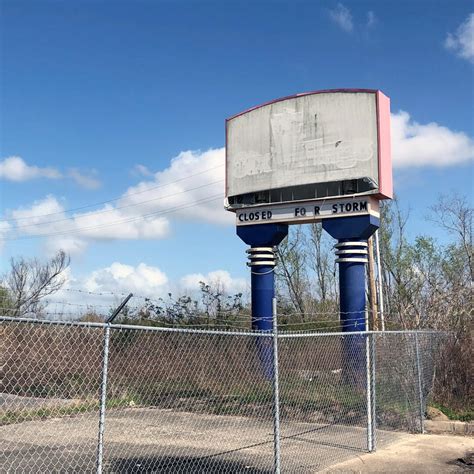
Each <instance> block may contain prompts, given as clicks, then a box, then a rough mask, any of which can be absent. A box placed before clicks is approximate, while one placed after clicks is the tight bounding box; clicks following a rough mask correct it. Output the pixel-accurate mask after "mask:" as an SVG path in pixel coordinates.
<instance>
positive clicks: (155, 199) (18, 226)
mask: <svg viewBox="0 0 474 474" xmlns="http://www.w3.org/2000/svg"><path fill="white" fill-rule="evenodd" d="M223 181H224V180H223V179H218V180H217V181H212V182H210V183H207V184H203V185H201V186H196V187H194V188H189V189H185V190H183V191H179V192H177V193H173V194H168V195H166V196H159V197H156V198H152V199H147V200H146V201H140V202H137V203H134V204H127V205H125V206H118V207H114V208H112V209H104V210H102V211H95V212H91V213H89V214H83V215H80V216H74V217H66V218H63V219H56V220H54V221H46V222H38V223H36V224H25V225H17V226H15V229H23V228H25V227H37V226H41V225H47V224H55V223H56V222H64V221H70V220H71V219H75V220H76V219H84V218H87V217H90V216H96V215H98V214H104V213H107V212H114V211H118V210H120V209H126V208H129V207H134V206H140V205H141V204H146V203H148V202H153V201H157V200H159V199H167V198H170V197H174V196H178V195H179V194H184V193H187V192H189V191H195V190H196V189H202V188H206V187H207V186H212V185H213V184H217V183H222V182H223ZM33 218H35V219H36V218H37V216H34V217H33Z"/></svg>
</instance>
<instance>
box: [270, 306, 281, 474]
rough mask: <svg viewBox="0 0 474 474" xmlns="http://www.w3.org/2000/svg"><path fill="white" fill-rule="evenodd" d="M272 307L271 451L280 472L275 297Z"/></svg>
mask: <svg viewBox="0 0 474 474" xmlns="http://www.w3.org/2000/svg"><path fill="white" fill-rule="evenodd" d="M272 309H273V311H272V312H273V318H272V319H273V331H272V339H273V451H274V472H275V474H280V471H281V460H280V456H281V453H280V387H279V373H278V323H277V310H276V298H273V301H272Z"/></svg>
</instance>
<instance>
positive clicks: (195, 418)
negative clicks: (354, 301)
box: [0, 317, 443, 473]
mask: <svg viewBox="0 0 474 474" xmlns="http://www.w3.org/2000/svg"><path fill="white" fill-rule="evenodd" d="M0 323H1V324H0V357H1V359H0V443H1V446H2V447H1V450H2V455H1V457H0V471H1V472H29V473H35V472H38V473H39V472H99V473H100V472H114V473H125V472H127V473H129V472H182V473H189V472H200V473H202V472H206V473H208V472H216V473H217V472H244V471H245V472H252V473H264V472H280V470H281V471H282V472H315V471H318V470H321V469H323V468H325V467H327V466H329V465H331V464H333V463H335V462H340V461H342V460H343V459H345V458H350V457H351V456H354V455H357V454H360V453H363V452H367V451H373V450H375V449H376V447H377V446H380V445H381V443H385V442H389V441H390V440H391V439H393V438H394V437H396V436H397V432H401V431H410V432H421V431H422V430H423V416H424V412H425V409H426V403H427V400H428V398H429V394H430V388H431V386H432V382H433V378H434V373H435V367H436V358H435V357H436V354H437V352H438V349H439V346H440V344H442V341H443V337H442V335H440V334H439V333H434V332H423V331H420V332H383V333H379V332H367V333H317V332H289V331H285V332H280V333H278V334H277V333H276V331H275V332H272V333H258V332H251V331H219V330H194V329H182V328H158V327H143V326H127V325H118V324H117V325H115V324H113V325H110V324H102V323H73V322H53V321H37V320H26V319H15V318H11V317H0Z"/></svg>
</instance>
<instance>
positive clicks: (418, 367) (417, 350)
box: [415, 331, 425, 433]
mask: <svg viewBox="0 0 474 474" xmlns="http://www.w3.org/2000/svg"><path fill="white" fill-rule="evenodd" d="M415 357H416V375H417V378H418V403H419V405H420V428H421V432H422V433H424V432H425V421H424V409H423V382H422V380H423V377H422V370H423V368H422V367H421V361H420V348H419V346H418V332H417V331H415Z"/></svg>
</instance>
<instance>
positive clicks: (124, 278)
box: [47, 262, 249, 317]
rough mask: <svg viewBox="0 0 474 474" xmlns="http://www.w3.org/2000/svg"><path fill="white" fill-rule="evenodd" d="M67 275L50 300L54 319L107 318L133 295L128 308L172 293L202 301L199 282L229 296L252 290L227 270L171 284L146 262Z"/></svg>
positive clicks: (182, 279)
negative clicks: (86, 315) (91, 314)
mask: <svg viewBox="0 0 474 474" xmlns="http://www.w3.org/2000/svg"><path fill="white" fill-rule="evenodd" d="M63 276H64V279H65V283H64V285H63V287H62V288H61V290H59V291H58V292H57V293H55V294H53V295H51V296H50V297H48V298H47V302H48V303H49V305H48V307H47V312H49V313H51V315H52V316H54V314H55V313H61V314H63V315H66V316H67V315H71V317H72V315H74V316H76V317H77V315H78V314H83V313H85V312H86V311H87V310H88V309H90V310H94V311H97V312H98V313H99V314H102V315H107V314H110V309H111V308H115V307H117V306H118V305H119V304H120V302H121V301H122V300H123V299H124V297H125V296H126V295H127V294H129V293H133V295H134V297H133V298H132V299H131V300H130V303H129V305H128V306H129V307H131V308H133V307H140V306H141V305H143V304H144V302H145V300H144V298H150V299H153V300H157V299H158V298H164V299H168V294H169V293H171V294H172V296H173V298H174V299H177V298H178V297H180V296H183V295H189V296H191V297H192V298H195V299H197V300H199V299H200V291H199V281H205V282H206V283H209V284H212V285H213V286H214V287H216V286H217V285H219V286H220V288H221V289H222V290H223V291H224V292H225V293H226V294H229V295H233V294H235V293H240V292H242V293H244V295H246V294H247V293H248V291H247V290H248V288H249V285H248V282H247V280H246V279H244V278H235V277H232V276H231V275H230V274H229V272H227V271H225V270H216V271H212V272H209V273H208V274H207V275H203V274H200V273H196V274H190V275H186V276H184V277H183V278H181V279H178V280H176V281H170V280H169V279H168V277H167V275H166V273H165V272H163V271H162V270H161V269H160V268H158V267H156V266H152V265H147V264H145V263H139V264H138V265H136V266H134V265H126V264H123V263H120V262H114V263H112V264H111V265H109V266H107V267H104V268H98V269H96V270H94V271H92V272H90V273H88V274H86V275H83V276H81V277H77V276H75V275H74V274H73V272H72V271H71V268H67V269H66V271H65V272H64V275H63ZM245 297H246V296H244V298H245Z"/></svg>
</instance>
